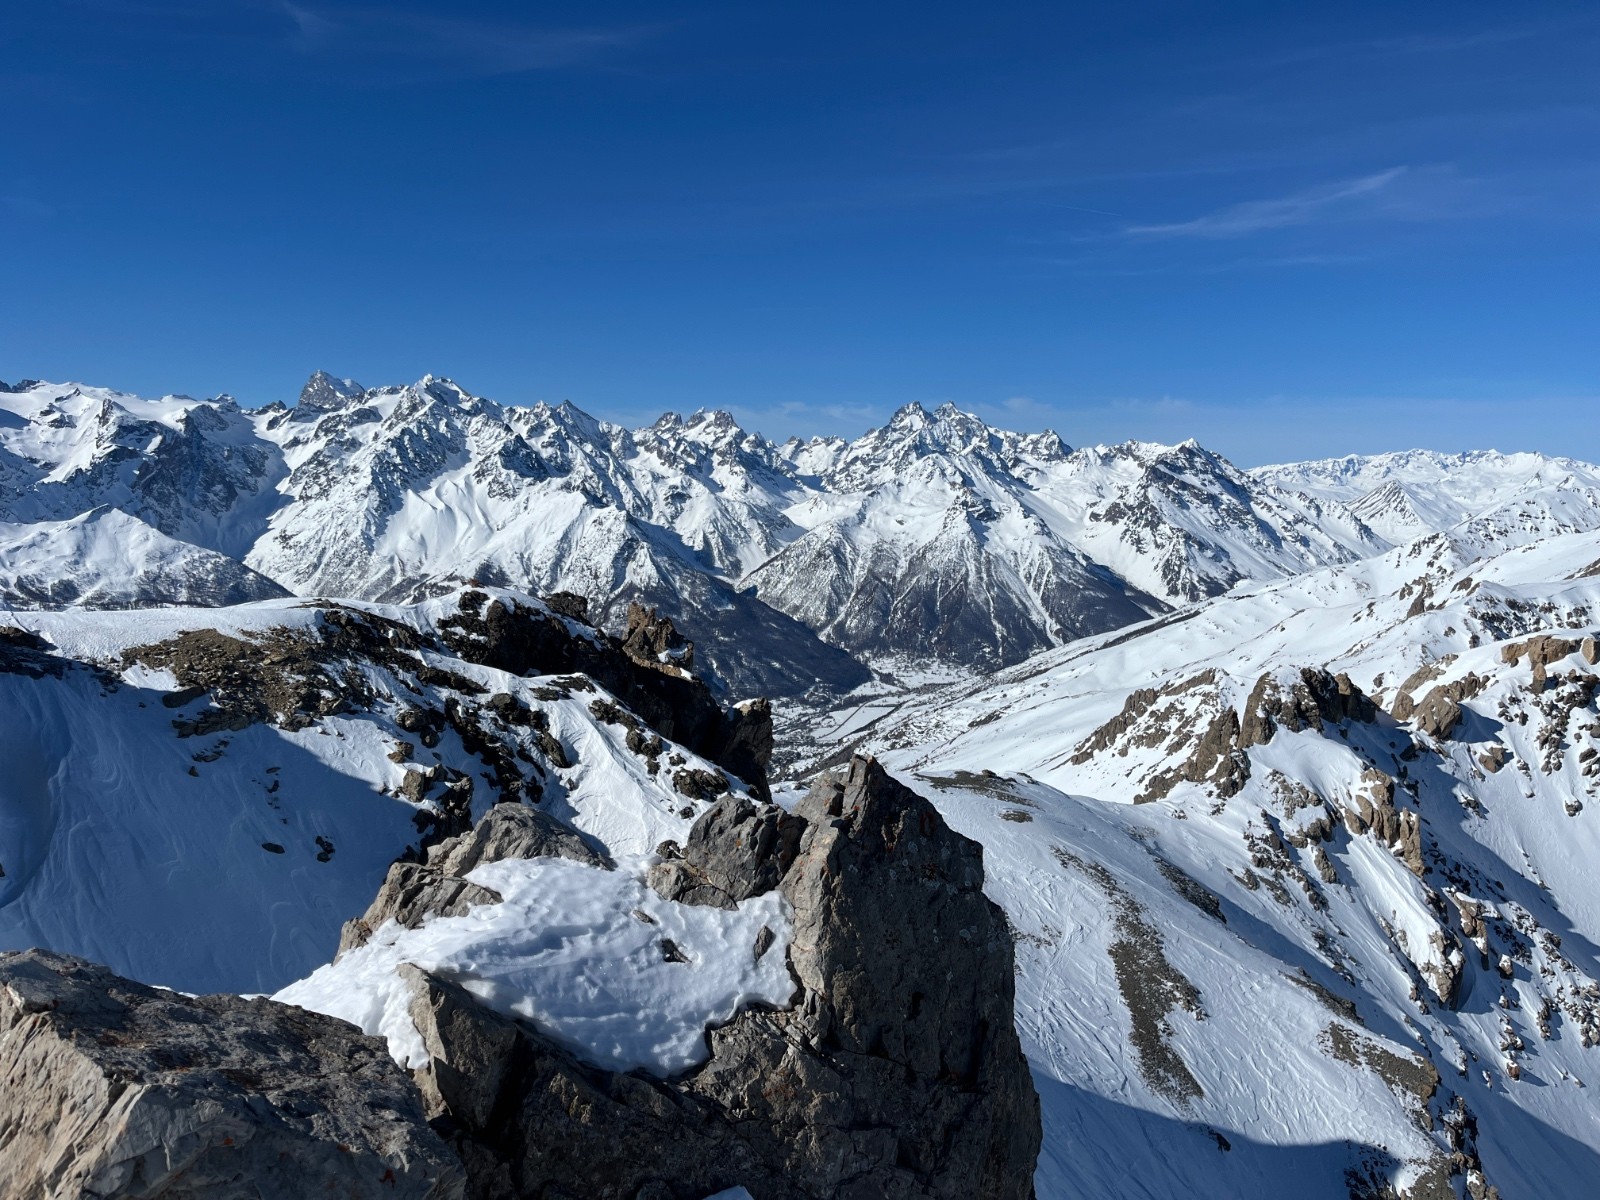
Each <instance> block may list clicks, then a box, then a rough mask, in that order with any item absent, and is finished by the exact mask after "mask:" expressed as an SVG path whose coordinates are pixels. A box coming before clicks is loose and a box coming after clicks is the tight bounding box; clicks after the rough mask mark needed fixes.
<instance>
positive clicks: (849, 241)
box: [0, 0, 1600, 464]
mask: <svg viewBox="0 0 1600 1200" xmlns="http://www.w3.org/2000/svg"><path fill="white" fill-rule="evenodd" d="M0 53H3V54H4V58H5V61H6V63H7V70H6V72H5V74H4V76H3V77H0V105H3V108H0V162H3V164H4V170H3V172H0V249H3V254H4V257H3V262H4V265H5V282H4V285H3V287H0V377H3V378H6V379H12V380H15V379H16V378H18V377H23V376H35V377H42V378H48V379H68V378H70V379H79V380H83V381H86V382H92V383H99V384H105V385H108V386H115V387H121V388H125V389H128V390H133V391H139V392H141V393H146V394H156V393H161V392H167V391H179V392H187V393H189V394H193V395H203V394H212V393H215V392H219V391H228V392H232V393H233V394H235V395H237V396H238V397H240V399H241V400H243V401H246V402H249V403H261V402H265V401H268V400H271V399H278V398H292V397H293V395H294V394H295V393H296V392H297V391H298V388H299V385H300V383H301V382H302V381H303V380H304V378H305V376H306V375H307V374H309V373H310V371H311V370H313V369H315V368H319V367H320V368H326V369H328V370H331V371H334V372H336V373H338V374H343V375H351V376H354V377H356V378H358V379H360V380H362V381H363V382H365V383H368V384H369V385H371V384H377V383H385V382H405V381H409V380H412V379H415V378H417V377H419V376H421V375H422V374H424V373H427V372H430V371H431V372H434V373H437V374H443V375H449V376H451V377H453V378H455V379H457V380H459V381H460V382H461V383H462V384H463V385H464V386H467V387H469V388H470V389H472V390H474V391H477V392H479V393H482V394H485V395H490V396H493V397H495V398H497V399H500V400H505V401H511V402H520V401H532V400H538V399H548V400H561V399H571V400H573V401H574V402H576V403H577V404H579V405H581V406H582V407H584V408H586V409H588V410H590V411H591V412H594V413H596V414H598V415H601V416H605V417H609V418H612V419H616V420H623V421H628V422H636V421H641V420H646V419H649V418H651V417H653V416H654V415H655V414H656V413H658V412H660V411H661V410H663V409H666V408H676V409H679V410H685V411H686V410H692V409H694V408H696V407H701V406H705V407H725V408H730V409H732V410H733V411H734V412H735V413H736V414H737V415H738V416H739V417H740V419H741V420H742V421H744V422H745V423H746V424H748V425H750V426H752V427H755V428H759V429H761V430H762V431H763V432H765V433H767V434H769V435H772V436H787V435H789V434H792V433H798V434H802V435H808V434H811V433H816V432H841V433H846V434H855V433H859V432H860V431H862V430H863V429H865V428H866V427H868V426H870V425H872V424H876V423H879V422H881V421H882V420H883V418H884V417H885V416H886V415H887V414H888V413H889V412H891V411H892V410H893V409H894V408H896V407H898V406H899V405H901V404H904V403H906V402H908V401H912V400H918V401H922V402H924V403H926V404H929V405H932V404H936V403H939V402H942V401H945V400H953V401H955V402H956V403H957V404H959V405H961V406H962V407H965V408H969V409H972V410H974V411H977V412H979V413H981V414H983V415H984V416H986V417H988V418H990V419H992V420H994V421H997V422H999V423H1003V424H1009V425H1012V426H1015V427H1022V428H1038V427H1042V426H1046V425H1049V426H1052V427H1054V428H1056V429H1057V430H1058V431H1059V432H1060V433H1061V434H1062V436H1063V437H1065V438H1066V439H1067V440H1068V441H1069V442H1071V443H1073V444H1083V443H1088V442H1095V441H1108V440H1119V439H1121V438H1124V437H1144V438H1157V439H1162V440H1179V439H1181V438H1184V437H1188V436H1191V435H1192V436H1195V437H1198V438H1199V439H1200V440H1201V441H1202V442H1204V443H1206V444H1207V445H1210V446H1212V447H1214V448H1216V449H1218V450H1220V451H1222V452H1223V453H1225V454H1228V455H1230V456H1232V457H1234V458H1235V459H1237V460H1238V461H1240V462H1243V463H1247V464H1249V463H1257V462H1265V461H1272V460H1275V459H1286V458H1298V457H1308V456H1313V455H1323V454H1335V453H1345V452H1365V451H1374V450H1380V449H1392V448H1400V447H1407V446H1411V445H1426V446H1433V447H1437V448H1441V449H1461V448H1467V447H1474V446H1491V445H1492V446H1496V447H1499V448H1501V449H1516V448H1533V449H1543V450H1548V451H1556V452H1562V453H1570V454H1577V455H1580V456H1586V457H1589V458H1595V459H1600V420H1597V417H1596V415H1595V414H1596V411H1597V410H1600V9H1597V8H1596V6H1595V5H1593V4H1592V3H1581V4H1578V3H1574V4H1561V3H1549V4H1544V3H1529V4H1523V5H1506V4H1503V3H1499V4H1480V3H1475V2H1473V0H1457V2H1454V3H1449V4H1431V3H1412V4H1400V5H1397V4H1393V3H1374V4H1362V3H1349V2H1342V3H1340V4H1337V5H1308V4H1301V3H1287V2H1285V3H1277V4H1248V3H1232V4H1217V3H1212V4H1178V3H1170V4H1157V3H1150V4H1140V3H1127V4H1117V5H1107V4H1093V5H1087V4H1085V5H1078V4H1048V5H1046V4H1038V5H1035V4H1009V3H1005V2H1003V0H997V2H992V3H988V4H983V5H974V4H959V5H957V4H941V3H925V4H922V5H916V6H912V5H905V4H873V3H870V2H860V0H858V2H856V3H851V4H837V3H832V2H830V0H813V2H810V3H806V4H803V5H800V4H794V5H790V4H779V3H771V4H759V5H750V4H739V5H735V4H724V5H715V4H703V3H692V2H691V3H683V4H678V5H640V4H607V3H603V2H594V3H588V4H583V5H577V4H570V5H569V4H559V3H550V4H540V5H532V4H526V3H523V4H512V3H503V4H488V3H457V4H450V5H444V4H416V3H378V2H377V0H373V2H371V3H368V4H360V5H351V4H344V3H334V2H331V0H329V2H319V0H306V2H304V3H302V2H300V0H295V2H294V3H287V2H283V0H259V2H257V0H6V3H5V6H4V14H3V16H0Z"/></svg>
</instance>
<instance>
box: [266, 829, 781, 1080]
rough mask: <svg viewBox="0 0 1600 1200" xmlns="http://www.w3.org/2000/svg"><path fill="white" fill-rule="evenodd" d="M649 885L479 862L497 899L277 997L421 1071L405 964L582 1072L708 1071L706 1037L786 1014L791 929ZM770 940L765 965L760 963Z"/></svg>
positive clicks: (392, 938) (480, 879) (475, 875)
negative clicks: (751, 1012) (566, 1054)
mask: <svg viewBox="0 0 1600 1200" xmlns="http://www.w3.org/2000/svg"><path fill="white" fill-rule="evenodd" d="M644 874H645V871H644V865H643V863H642V862H641V861H632V862H629V861H624V862H622V863H619V864H618V866H617V867H616V868H615V869H613V870H609V871H608V870H605V869H602V868H600V867H594V866H587V865H584V864H580V863H571V862H566V861H564V860H562V859H552V858H534V859H526V860H505V861H499V862H490V863H485V864H483V865H481V866H479V867H477V868H475V869H474V870H473V871H472V872H471V873H470V874H469V875H468V876H467V878H468V879H469V880H470V881H471V882H472V883H474V884H477V885H479V886H480V887H483V888H487V889H488V890H489V891H490V892H493V893H494V894H495V895H497V896H499V897H500V899H499V900H498V901H495V902H492V903H487V904H481V905H478V906H475V907H473V908H472V909H471V911H469V912H467V913H465V914H463V915H462V916H458V917H437V918H435V919H433V920H431V921H429V922H427V923H426V924H425V925H423V926H421V927H420V928H418V929H415V930H407V929H404V928H402V927H400V926H399V925H396V924H392V923H391V924H388V925H385V926H383V927H382V928H380V929H378V930H377V931H375V932H374V934H373V935H372V939H371V940H370V941H368V942H367V943H366V944H365V945H363V946H359V947H356V948H355V949H352V950H349V951H347V952H346V953H345V954H343V955H341V956H340V958H339V961H338V962H336V963H330V964H329V965H328V966H325V967H321V968H319V969H318V970H317V971H316V972H315V973H313V974H312V975H310V976H308V977H307V978H306V979H304V980H301V981H300V982H298V983H295V984H292V985H291V986H289V987H287V988H285V989H283V990H282V991H280V992H279V993H278V994H277V996H276V997H275V999H277V1000H281V1001H283V1002H284V1003H286V1004H297V1005H299V1006H300V1007H302V1008H309V1009H314V1010H315V1011H318V1012H325V1013H328V1014H329V1015H331V1016H336V1017H342V1018H344V1019H345V1020H347V1021H349V1022H350V1023H351V1024H353V1025H357V1026H360V1027H361V1029H362V1030H363V1031H364V1032H366V1033H371V1034H382V1035H383V1036H385V1037H386V1038H388V1041H389V1047H390V1050H391V1052H392V1053H393V1055H394V1057H395V1060H396V1061H397V1062H399V1063H401V1064H402V1065H404V1066H410V1067H420V1066H422V1065H424V1064H425V1063H426V1062H427V1061H428V1052H427V1048H426V1046H424V1044H423V1042H422V1038H421V1036H420V1035H419V1034H418V1033H417V1031H416V1027H415V1026H414V1025H413V1023H412V1020H411V1015H410V1011H409V1010H410V1006H411V999H412V997H411V988H410V986H409V984H408V983H407V981H406V979H405V978H404V977H402V975H401V974H400V973H399V967H400V965H401V964H402V963H410V964H412V965H413V966H416V967H418V968H420V969H422V970H424V971H428V972H430V973H432V974H434V975H438V976H442V977H444V978H457V977H459V979H460V981H461V984H462V986H463V987H464V988H465V989H466V990H467V991H468V992H469V993H471V994H472V995H473V996H475V997H476V998H477V999H479V1000H480V1001H482V1002H483V1003H484V1004H486V1005H488V1006H489V1007H490V1008H492V1009H494V1010H495V1011H497V1012H501V1013H503V1014H504V1015H506V1016H509V1017H525V1018H527V1019H529V1020H531V1021H533V1022H534V1023H535V1024H537V1025H538V1026H539V1028H540V1029H542V1030H543V1031H544V1032H545V1033H546V1034H548V1035H549V1036H550V1037H551V1038H553V1039H554V1040H556V1041H557V1042H558V1043H559V1044H561V1045H563V1046H565V1047H566V1048H567V1049H569V1050H571V1051H573V1052H574V1053H576V1054H577V1055H578V1056H579V1057H581V1058H583V1059H585V1060H586V1061H588V1062H592V1063H596V1064H598V1065H600V1066H603V1067H607V1068H609V1069H611V1070H613V1071H632V1070H634V1069H636V1068H643V1069H646V1070H649V1071H651V1072H653V1073H654V1074H657V1075H662V1076H669V1075H676V1074H679V1073H680V1072H682V1071H685V1070H687V1069H689V1068H690V1067H694V1066H698V1065H699V1064H700V1063H701V1062H702V1061H704V1059H705V1057H706V1054H707V1048H706V1038H705V1031H706V1027H707V1026H708V1025H724V1024H726V1023H727V1022H728V1021H729V1020H731V1019H732V1018H733V1016H734V1014H736V1013H737V1012H739V1011H740V1010H741V1009H743V1008H747V1007H749V1006H751V1005H763V1006H765V1007H768V1008H781V1007H784V1006H785V1005H787V1004H788V1002H789V997H790V995H791V994H792V993H793V991H794V981H793V980H792V979H790V977H789V969H788V967H787V966H786V965H785V955H786V951H787V946H788V940H789V939H788V929H789V920H788V915H787V913H786V912H785V911H784V908H785V905H784V902H783V899H782V897H781V896H780V895H778V894H776V893H770V894H768V895H766V896H761V897H756V898H754V899H751V900H748V901H746V902H745V903H744V904H742V905H740V906H739V908H738V910H737V911H735V912H732V913H725V912H723V911H722V910H720V909H710V908H700V907H695V906H691V905H686V904H675V903H673V902H671V901H668V900H663V899H662V898H661V897H660V896H657V895H656V894H655V893H654V892H652V891H650V889H649V888H647V887H645V885H644V882H643V877H644ZM763 929H765V930H766V931H767V932H766V935H765V943H766V950H767V953H764V954H762V955H761V957H759V958H756V957H755V956H753V955H752V954H751V953H750V947H752V946H755V945H757V944H758V940H757V939H758V936H759V935H760V934H761V931H762V930H763ZM663 945H670V947H671V951H670V953H663V950H662V947H663Z"/></svg>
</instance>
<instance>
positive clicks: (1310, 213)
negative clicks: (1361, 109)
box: [1122, 167, 1408, 238]
mask: <svg viewBox="0 0 1600 1200" xmlns="http://www.w3.org/2000/svg"><path fill="white" fill-rule="evenodd" d="M1407 170H1408V168H1406V167H1391V168H1389V169H1388V170H1387V171H1379V172H1377V173H1376V174H1372V175H1362V176H1359V177H1358V178H1355V179H1345V180H1341V181H1339V182H1337V183H1327V184H1321V185H1319V186H1317V187H1311V188H1305V189H1303V190H1301V191H1298V192H1291V193H1289V194H1288V195H1286V196H1276V197H1273V198H1271V199H1268V200H1247V201H1244V202H1243V203H1241V204H1230V205H1227V206H1226V207H1224V208H1219V209H1216V210H1215V211H1213V212H1209V213H1205V214H1203V215H1202V216H1198V217H1194V218H1192V219H1190V220H1187V221H1174V222H1170V223H1167V224H1160V225H1129V226H1127V227H1125V228H1124V229H1123V230H1122V232H1123V233H1124V234H1126V235H1128V236H1130V237H1193V238H1235V237H1244V236H1246V235H1248V234H1252V233H1260V232H1262V231H1263V230H1269V229H1285V228H1288V227H1290V226H1294V225H1313V224H1317V223H1320V222H1324V221H1328V220H1345V219H1348V218H1349V217H1350V216H1351V215H1353V213H1355V212H1358V211H1360V210H1361V209H1362V208H1363V207H1365V206H1368V205H1370V203H1371V202H1372V201H1373V200H1374V199H1375V198H1378V197H1380V196H1382V195H1383V193H1385V192H1386V191H1387V190H1388V189H1389V188H1390V187H1391V186H1392V185H1393V184H1394V183H1395V182H1396V181H1397V180H1399V179H1400V178H1401V177H1402V176H1404V175H1405V174H1406V172H1407Z"/></svg>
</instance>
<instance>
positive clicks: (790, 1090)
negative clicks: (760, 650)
mask: <svg viewBox="0 0 1600 1200" xmlns="http://www.w3.org/2000/svg"><path fill="white" fill-rule="evenodd" d="M665 866H666V869H664V870H659V871H658V872H657V873H656V875H655V876H654V881H655V882H657V883H658V885H659V886H661V887H663V888H664V889H665V890H667V891H668V892H669V894H672V895H676V896H678V897H680V898H681V899H683V900H685V901H688V902H702V903H711V904H718V905H723V904H727V903H729V902H731V901H732V900H734V899H735V898H740V897H743V896H748V895H756V894H760V893H761V892H763V891H766V890H770V889H771V888H773V887H777V888H780V889H781V890H782V892H783V894H784V895H785V897H786V898H787V899H788V900H789V902H790V903H791V904H792V905H793V909H794V920H795V929H794V937H793V939H792V941H791V944H790V951H789V954H790V968H791V970H792V972H793V974H794V976H795V978H796V981H797V993H796V998H795V1003H794V1006H793V1007H792V1008H790V1009H788V1010H785V1011H781V1012H764V1011H763V1012H756V1011H746V1012H744V1013H741V1014H740V1015H739V1016H738V1017H736V1018H735V1019H734V1020H733V1021H731V1022H730V1023H729V1024H727V1025H725V1026H723V1027H722V1028H719V1029H716V1030H713V1031H712V1032H711V1034H710V1035H709V1037H710V1050H711V1057H710V1060H709V1061H708V1062H707V1063H706V1064H705V1066H703V1067H701V1068H699V1069H697V1070H696V1071H694V1072H692V1073H690V1074H689V1075H687V1076H684V1077H680V1078H678V1079H675V1080H671V1081H661V1080H655V1079H650V1078H647V1077H644V1076H641V1075H637V1074H635V1075H621V1074H616V1073H614V1072H610V1071H606V1070H602V1069H600V1068H596V1067H593V1066H589V1065H587V1064H584V1063H581V1062H579V1061H577V1060H576V1059H574V1058H573V1057H572V1056H571V1055H570V1054H568V1053H567V1052H566V1051H564V1050H563V1049H561V1048H560V1047H559V1046H557V1045H555V1044H554V1043H553V1042H552V1041H551V1040H550V1039H548V1038H547V1037H545V1036H544V1035H543V1034H541V1033H540V1032H539V1031H538V1030H537V1029H535V1028H533V1027H532V1026H530V1025H528V1024H527V1023H524V1022H514V1021H510V1020H507V1019H506V1018H503V1017H500V1016H497V1015H495V1014H493V1013H491V1012H489V1011H487V1010H486V1009H484V1008H483V1007H481V1006H480V1005H479V1004H478V1003H477V1002H476V1001H475V1000H473V998H472V997H471V996H470V995H469V994H468V993H466V992H465V991H463V990H462V989H461V988H459V987H457V986H456V985H455V984H454V983H451V982H448V981H445V980H442V979H438V978H435V977H432V976H429V975H426V974H425V973H423V972H421V971H416V970H413V971H412V972H411V982H412V986H413V991H414V1002H413V1007H412V1016H413V1018H414V1020H415V1021H416V1024H417V1027H418V1030H419V1032H420V1033H421V1035H422V1037H423V1041H424V1043H425V1044H426V1046H427V1047H428V1050H429V1054H430V1056H431V1061H430V1062H429V1064H428V1065H427V1066H425V1067H423V1068H422V1069H421V1070H420V1071H419V1072H418V1075H417V1078H418V1084H419V1086H420V1087H421V1088H422V1091H423V1094H424V1097H425V1102H426V1107H427V1110H428V1112H429V1115H430V1117H432V1118H433V1119H434V1121H435V1124H436V1126H438V1127H440V1128H444V1129H448V1130H451V1131H452V1134H453V1137H454V1141H455V1145H456V1146H457V1148H458V1151H459V1153H460V1154H461V1156H462V1159H463V1161H464V1162H465V1163H466V1165H467V1169H468V1173H469V1176H470V1181H469V1185H468V1194H469V1196H471V1197H474V1198H475V1200H510V1198H511V1197H516V1196H525V1195H538V1196H554V1195H581V1196H590V1197H596V1198H598V1200H608V1198H617V1200H633V1198H634V1197H637V1196H649V1197H654V1198H660V1200H699V1197H703V1196H705V1195H707V1194H709V1193H712V1192H715V1191H718V1190H720V1189H723V1188H727V1187H732V1186H735V1185H741V1184H742V1185H743V1186H745V1187H747V1188H749V1189H750V1190H751V1192H752V1193H753V1194H755V1195H757V1196H759V1197H762V1200H821V1198H822V1197H830V1198H832V1197H839V1198H846V1200H849V1198H860V1200H866V1198H868V1197H872V1198H877V1197H897V1198H902V1200H910V1198H913V1197H949V1198H951V1200H955V1198H956V1197H961V1198H962V1200H965V1198H967V1197H975V1198H979V1200H1010V1198H1017V1200H1022V1198H1025V1197H1030V1196H1031V1195H1032V1194H1033V1166H1034V1160H1035V1158H1036V1156H1037V1154H1038V1150H1039V1144H1040V1125H1039V1102H1038V1097H1037V1095H1036V1094H1035V1093H1034V1090H1033V1085H1032V1081H1031V1079H1030V1077H1029V1073H1028V1068H1027V1064H1026V1062H1025V1060H1024V1059H1023V1056H1022V1051H1021V1047H1020V1045H1019V1043H1018V1041H1017V1037H1016V1032H1015V1028H1014V1026H1013V1014H1012V1002H1013V992H1012V989H1013V982H1012V981H1013V971H1014V965H1013V957H1012V944H1011V937H1010V933H1009V931H1008V928H1007V925H1006V921H1005V917H1004V915H1003V914H1002V913H1001V912H1000V910H999V909H998V908H997V907H995V905H994V904H992V903H991V902H990V901H989V900H988V899H987V898H986V897H985V896H984V894H983V861H982V850H981V848H980V847H979V846H978V845H977V844H976V843H974V842H971V841H968V840H967V839H966V838H963V837H961V836H959V835H958V834H956V833H954V832H952V831H951V830H950V829H949V827H948V826H946V825H945V823H944V821H943V819H942V818H941V817H940V816H939V814H938V813H937V811H936V810H935V809H934V808H933V807H932V805H930V804H929V803H928V802H927V801H926V800H923V799H922V798H921V797H920V796H917V795H916V794H915V793H914V792H911V791H910V790H909V789H907V788H905V787H903V786H902V785H900V784H899V783H897V782H896V781H895V780H893V779H891V778H890V777H889V776H888V775H886V774H885V773H884V772H883V770H882V769H881V768H880V767H879V766H878V765H877V763H875V762H873V761H872V760H870V759H863V758H857V759H855V760H853V761H852V762H851V764H850V766H849V768H848V770H847V771H845V772H843V773H838V774H831V775H826V776H824V777H823V778H822V779H820V780H819V781H818V782H817V784H816V786H815V787H813V789H812V790H811V792H810V794H809V795H808V796H807V797H806V798H805V799H804V800H803V801H801V803H800V804H798V805H797V806H796V808H795V811H794V813H793V814H792V815H789V814H784V813H782V812H781V811H780V810H777V809H775V808H770V807H766V806H758V805H752V804H751V803H750V802H749V801H747V800H737V799H733V798H729V799H727V800H724V801H722V802H721V803H719V804H718V805H717V806H716V807H715V808H713V809H712V810H711V811H710V812H708V813H706V814H705V815H704V816H703V817H702V818H701V819H700V821H699V822H697V824H696V826H695V829H694V830H693V831H692V832H691V834H690V837H689V839H688V844H687V846H686V847H685V849H684V850H683V851H682V858H681V859H680V860H678V861H676V862H670V863H668V864H666V865H665ZM769 946H770V943H768V945H762V944H760V943H758V944H757V946H756V947H754V948H753V950H752V952H753V953H766V952H769Z"/></svg>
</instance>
